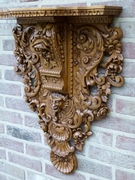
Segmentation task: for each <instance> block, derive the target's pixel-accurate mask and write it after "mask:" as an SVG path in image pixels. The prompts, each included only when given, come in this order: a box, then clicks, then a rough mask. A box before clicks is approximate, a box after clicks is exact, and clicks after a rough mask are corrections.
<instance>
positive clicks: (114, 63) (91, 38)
mask: <svg viewBox="0 0 135 180" xmlns="http://www.w3.org/2000/svg"><path fill="white" fill-rule="evenodd" d="M105 20H106V21H107V23H106V24H108V23H109V21H110V19H109V18H108V19H106V18H100V19H98V18H97V21H98V24H97V23H96V24H93V23H90V22H89V21H91V19H89V18H87V19H86V23H85V25H84V24H83V19H81V18H78V19H77V21H76V22H75V21H74V18H71V19H70V20H69V19H66V18H65V19H64V20H63V21H62V23H61V22H50V23H45V22H44V23H40V22H39V23H38V24H31V25H25V24H22V25H18V26H16V27H15V28H14V29H13V34H14V38H15V45H16V48H15V51H14V54H15V56H16V58H17V62H18V64H17V66H16V67H15V71H16V72H17V73H18V74H19V75H22V77H23V82H24V84H25V88H24V90H25V100H26V102H28V103H29V106H30V108H31V109H32V110H33V111H36V112H37V113H38V117H39V124H40V127H41V128H42V130H43V131H44V133H45V136H46V139H47V143H48V144H49V146H50V147H51V153H50V159H51V162H52V163H53V165H54V166H55V168H56V169H57V170H58V171H60V172H62V173H71V172H73V171H74V170H75V169H76V168H77V159H76V156H75V154H74V152H75V150H79V151H82V149H83V145H84V142H85V140H86V139H87V138H88V137H89V136H90V135H91V134H92V132H91V131H90V126H91V123H92V121H93V120H100V119H102V118H103V117H105V116H106V115H107V114H108V112H109V108H108V107H107V101H108V96H109V95H110V94H111V86H116V87H119V86H121V85H122V84H123V83H124V79H123V77H122V76H119V75H117V74H119V73H120V72H121V71H122V63H123V56H122V54H121V49H122V45H121V43H120V39H121V36H122V31H121V30H120V29H119V28H109V27H108V26H107V25H106V24H105V22H103V21H105ZM73 21H74V23H73Z"/></svg>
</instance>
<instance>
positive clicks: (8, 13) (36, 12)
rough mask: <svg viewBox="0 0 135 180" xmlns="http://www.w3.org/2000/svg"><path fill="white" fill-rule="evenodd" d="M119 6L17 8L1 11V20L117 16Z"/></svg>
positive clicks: (120, 8) (120, 9) (119, 10)
mask: <svg viewBox="0 0 135 180" xmlns="http://www.w3.org/2000/svg"><path fill="white" fill-rule="evenodd" d="M121 11H122V7H119V6H89V7H55V8H45V7H43V8H17V9H7V10H1V11H0V18H27V17H52V16H103V15H107V16H117V15H119V14H120V13H121Z"/></svg>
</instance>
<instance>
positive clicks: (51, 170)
mask: <svg viewBox="0 0 135 180" xmlns="http://www.w3.org/2000/svg"><path fill="white" fill-rule="evenodd" d="M45 172H46V174H48V175H50V176H52V177H56V178H60V179H64V180H69V179H70V180H86V179H85V176H83V175H82V174H79V173H76V172H74V173H72V174H68V176H67V175H66V174H62V173H60V172H59V171H57V170H56V169H55V167H53V166H51V165H49V164H47V163H46V164H45Z"/></svg>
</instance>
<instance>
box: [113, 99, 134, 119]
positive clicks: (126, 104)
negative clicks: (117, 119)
mask: <svg viewBox="0 0 135 180" xmlns="http://www.w3.org/2000/svg"><path fill="white" fill-rule="evenodd" d="M115 107H116V112H117V113H120V114H126V115H130V116H135V101H128V100H123V99H116V105H115Z"/></svg>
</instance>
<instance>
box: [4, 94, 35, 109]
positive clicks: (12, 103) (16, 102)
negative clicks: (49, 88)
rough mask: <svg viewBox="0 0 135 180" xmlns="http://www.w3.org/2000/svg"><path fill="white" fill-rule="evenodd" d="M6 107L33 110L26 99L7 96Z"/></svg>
mask: <svg viewBox="0 0 135 180" xmlns="http://www.w3.org/2000/svg"><path fill="white" fill-rule="evenodd" d="M5 102H6V107H7V108H11V109H15V110H20V111H24V112H26V111H27V112H32V111H31V110H30V108H29V107H28V104H27V103H26V102H25V100H24V99H15V98H8V97H7V98H5Z"/></svg>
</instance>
